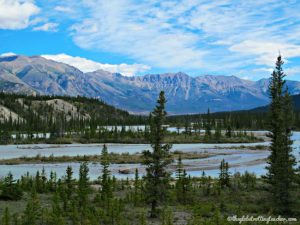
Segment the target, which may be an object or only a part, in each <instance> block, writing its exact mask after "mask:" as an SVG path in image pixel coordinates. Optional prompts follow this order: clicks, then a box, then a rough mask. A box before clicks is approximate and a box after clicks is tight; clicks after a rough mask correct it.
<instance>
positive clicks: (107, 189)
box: [101, 145, 112, 200]
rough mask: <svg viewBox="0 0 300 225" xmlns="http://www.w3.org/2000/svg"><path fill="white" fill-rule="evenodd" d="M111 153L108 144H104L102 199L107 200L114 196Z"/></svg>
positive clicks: (102, 153)
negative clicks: (110, 167)
mask: <svg viewBox="0 0 300 225" xmlns="http://www.w3.org/2000/svg"><path fill="white" fill-rule="evenodd" d="M109 165H110V160H109V154H108V150H107V147H106V145H103V148H102V152H101V166H102V176H101V186H102V188H101V198H102V200H107V199H108V198H111V197H112V187H111V178H110V171H109Z"/></svg>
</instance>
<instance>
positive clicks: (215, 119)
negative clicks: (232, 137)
mask: <svg viewBox="0 0 300 225" xmlns="http://www.w3.org/2000/svg"><path fill="white" fill-rule="evenodd" d="M291 98H292V100H293V105H294V123H293V124H294V129H297V130H299V129H300V94H299V95H294V96H291ZM268 109H269V107H268V106H263V107H258V108H255V109H252V110H241V111H233V112H216V113H205V114H192V115H177V116H169V117H167V123H168V124H171V125H174V126H186V125H187V124H194V126H195V124H196V126H197V124H200V125H202V126H203V124H205V123H206V121H208V120H211V124H212V126H213V128H215V127H216V126H220V127H221V128H225V129H226V128H227V127H228V126H230V127H231V128H232V129H236V130H239V129H251V130H265V129H268V128H269V127H268V124H269V121H268V113H269V110H268Z"/></svg>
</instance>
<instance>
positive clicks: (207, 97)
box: [0, 55, 300, 114]
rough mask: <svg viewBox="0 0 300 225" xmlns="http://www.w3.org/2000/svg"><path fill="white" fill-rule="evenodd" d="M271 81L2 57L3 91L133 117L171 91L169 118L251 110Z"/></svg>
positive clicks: (292, 84) (294, 90) (262, 101)
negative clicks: (86, 100) (86, 102)
mask: <svg viewBox="0 0 300 225" xmlns="http://www.w3.org/2000/svg"><path fill="white" fill-rule="evenodd" d="M268 83H269V80H268V79H261V80H259V81H249V80H244V79H240V78H238V77H235V76H221V75H218V76H214V75H202V76H197V77H191V76H189V75H187V74H185V73H182V72H179V73H165V74H148V75H144V76H133V77H126V76H123V75H121V74H118V73H110V72H107V71H103V70H97V71H94V72H89V73H83V72H82V71H80V70H79V69H77V68H75V67H73V66H70V65H67V64H64V63H60V62H56V61H53V60H48V59H45V58H43V57H41V56H31V57H28V56H20V55H15V56H7V57H1V58H0V91H4V92H15V93H22V94H30V95H33V94H38V95H68V96H77V95H80V96H86V97H92V98H100V99H102V100H103V101H105V102H106V103H108V104H111V105H113V106H116V107H118V108H121V109H125V110H127V111H129V112H132V113H139V114H146V113H148V112H149V111H150V110H152V108H153V107H154V105H155V101H156V99H157V96H158V93H159V92H160V91H161V90H164V91H165V94H166V98H167V101H168V102H167V111H168V113H169V114H193V113H202V112H205V111H207V109H208V108H210V110H211V111H212V112H217V111H231V110H245V109H251V108H255V107H258V106H263V105H267V104H268V102H269V97H268ZM287 86H288V87H289V91H290V93H291V94H299V93H300V82H297V81H287Z"/></svg>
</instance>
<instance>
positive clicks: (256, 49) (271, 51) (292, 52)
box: [230, 40, 300, 66]
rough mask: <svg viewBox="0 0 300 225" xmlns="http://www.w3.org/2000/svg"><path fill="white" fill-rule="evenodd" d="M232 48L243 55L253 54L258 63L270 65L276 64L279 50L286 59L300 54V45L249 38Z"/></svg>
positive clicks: (231, 48)
mask: <svg viewBox="0 0 300 225" xmlns="http://www.w3.org/2000/svg"><path fill="white" fill-rule="evenodd" d="M230 50H231V51H234V52H238V53H240V54H243V55H253V56H255V57H254V58H256V63H257V64H259V65H269V66H272V65H274V62H275V60H276V56H277V55H278V54H279V52H282V53H283V57H284V58H285V59H288V58H293V57H298V56H300V45H295V44H286V43H280V42H272V41H252V40H247V41H243V42H241V43H238V44H235V45H232V46H231V47H230Z"/></svg>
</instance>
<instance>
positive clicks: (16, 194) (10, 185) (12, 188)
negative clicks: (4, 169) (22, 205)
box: [0, 172, 23, 200]
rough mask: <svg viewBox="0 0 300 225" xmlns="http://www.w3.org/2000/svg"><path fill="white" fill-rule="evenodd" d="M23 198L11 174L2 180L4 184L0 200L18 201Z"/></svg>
mask: <svg viewBox="0 0 300 225" xmlns="http://www.w3.org/2000/svg"><path fill="white" fill-rule="evenodd" d="M22 196H23V192H22V190H21V188H20V186H19V184H18V183H16V181H15V180H14V178H13V175H12V173H10V172H9V173H8V175H7V176H6V177H5V178H4V183H3V185H2V193H1V195H0V199H3V200H20V199H21V198H22Z"/></svg>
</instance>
